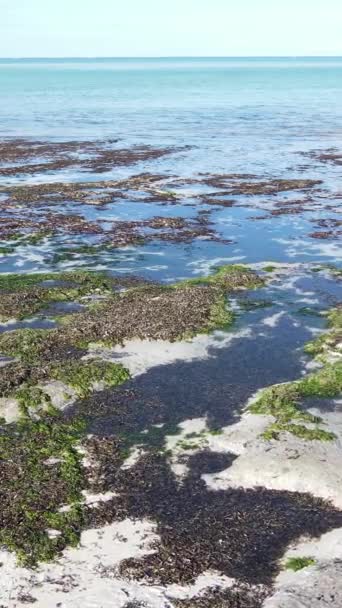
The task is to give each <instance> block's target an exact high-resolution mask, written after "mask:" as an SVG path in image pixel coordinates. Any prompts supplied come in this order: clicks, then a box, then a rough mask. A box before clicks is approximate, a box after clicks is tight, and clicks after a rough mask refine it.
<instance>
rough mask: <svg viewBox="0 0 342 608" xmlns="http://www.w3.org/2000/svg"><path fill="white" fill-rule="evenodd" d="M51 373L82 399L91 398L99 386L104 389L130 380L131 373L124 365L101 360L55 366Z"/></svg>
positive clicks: (51, 368) (71, 362)
mask: <svg viewBox="0 0 342 608" xmlns="http://www.w3.org/2000/svg"><path fill="white" fill-rule="evenodd" d="M49 373H50V374H51V377H52V378H54V379H56V380H61V381H62V382H64V384H67V385H68V386H71V387H72V388H73V389H74V390H75V391H76V393H77V395H78V396H79V397H81V398H85V397H87V396H89V395H90V394H91V392H92V391H93V388H94V386H96V385H97V384H99V385H100V386H103V388H105V387H113V386H118V385H119V384H123V383H124V382H126V380H128V379H129V378H130V374H129V372H128V371H127V370H126V369H125V368H124V367H123V366H122V365H120V364H118V363H111V362H110V361H100V360H87V361H69V362H67V363H58V364H54V365H52V366H51V367H50V370H49Z"/></svg>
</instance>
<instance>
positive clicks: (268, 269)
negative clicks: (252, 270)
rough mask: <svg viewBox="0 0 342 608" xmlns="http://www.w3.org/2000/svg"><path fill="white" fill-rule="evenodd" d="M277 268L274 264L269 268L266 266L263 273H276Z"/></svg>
mask: <svg viewBox="0 0 342 608" xmlns="http://www.w3.org/2000/svg"><path fill="white" fill-rule="evenodd" d="M277 268H278V267H277V266H273V265H272V264H269V265H268V266H264V267H263V271H264V272H274V271H275V270H277Z"/></svg>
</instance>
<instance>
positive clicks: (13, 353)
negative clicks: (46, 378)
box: [0, 329, 54, 365]
mask: <svg viewBox="0 0 342 608" xmlns="http://www.w3.org/2000/svg"><path fill="white" fill-rule="evenodd" d="M53 332H54V330H47V329H18V330H16V331H11V332H4V333H3V334H1V335H0V352H1V353H2V354H4V355H7V356H9V357H15V358H17V359H19V360H20V361H21V362H22V363H26V364H28V365H30V364H32V365H33V364H37V363H38V362H39V359H40V356H41V354H42V353H43V352H44V348H45V346H46V341H47V338H48V336H50V335H52V334H53Z"/></svg>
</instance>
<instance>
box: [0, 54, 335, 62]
mask: <svg viewBox="0 0 342 608" xmlns="http://www.w3.org/2000/svg"><path fill="white" fill-rule="evenodd" d="M3 59H5V60H32V59H342V54H341V55H330V54H326V55H296V54H294V55H45V56H44V55H27V56H23V55H20V56H19V55H18V56H0V61H1V60H3Z"/></svg>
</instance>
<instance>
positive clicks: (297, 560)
mask: <svg viewBox="0 0 342 608" xmlns="http://www.w3.org/2000/svg"><path fill="white" fill-rule="evenodd" d="M315 563H316V562H315V560H314V559H313V558H312V557H290V558H289V559H288V560H287V562H286V563H285V568H286V569H287V570H293V572H298V571H299V570H303V568H308V566H313V565H314V564H315Z"/></svg>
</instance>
